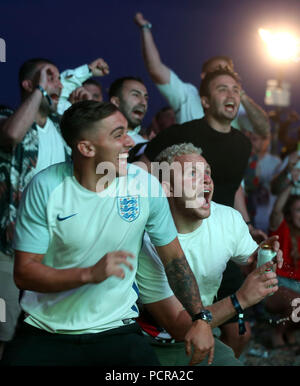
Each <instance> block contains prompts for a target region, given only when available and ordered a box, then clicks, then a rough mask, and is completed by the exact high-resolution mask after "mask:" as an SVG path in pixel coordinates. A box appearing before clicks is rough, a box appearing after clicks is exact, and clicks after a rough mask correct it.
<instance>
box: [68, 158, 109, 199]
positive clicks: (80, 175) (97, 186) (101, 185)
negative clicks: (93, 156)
mask: <svg viewBox="0 0 300 386" xmlns="http://www.w3.org/2000/svg"><path fill="white" fill-rule="evenodd" d="M96 169H97V165H96V164H95V162H94V160H86V159H84V160H82V159H81V160H80V162H76V160H74V176H75V178H76V180H77V181H78V182H79V184H80V185H82V186H83V187H84V188H85V189H87V190H90V191H92V192H97V193H101V192H102V191H103V190H105V189H107V188H108V187H109V185H110V184H111V183H112V182H113V180H114V178H113V179H112V180H111V181H108V177H107V175H104V174H103V175H102V174H97V173H96Z"/></svg>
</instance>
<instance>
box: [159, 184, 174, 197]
mask: <svg viewBox="0 0 300 386" xmlns="http://www.w3.org/2000/svg"><path fill="white" fill-rule="evenodd" d="M161 186H162V188H163V190H164V192H165V194H166V196H167V197H173V187H172V185H171V183H170V182H168V181H162V183H161Z"/></svg>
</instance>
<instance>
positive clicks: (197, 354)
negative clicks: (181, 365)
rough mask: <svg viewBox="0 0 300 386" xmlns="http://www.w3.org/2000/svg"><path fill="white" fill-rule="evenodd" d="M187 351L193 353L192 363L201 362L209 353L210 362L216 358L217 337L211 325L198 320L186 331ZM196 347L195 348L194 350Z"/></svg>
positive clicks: (187, 353)
mask: <svg viewBox="0 0 300 386" xmlns="http://www.w3.org/2000/svg"><path fill="white" fill-rule="evenodd" d="M184 340H185V351H186V355H188V356H190V355H191V354H192V353H193V356H192V359H191V361H190V363H189V364H190V365H195V364H197V363H200V362H201V361H202V360H203V359H204V358H205V357H206V356H207V355H208V364H209V365H210V364H211V363H212V361H213V359H214V349H215V339H214V337H213V334H212V330H211V327H210V325H209V324H208V323H207V322H205V321H204V320H196V321H195V322H193V324H192V326H191V328H190V329H189V330H188V332H187V333H186V336H185V338H184ZM192 348H194V350H192Z"/></svg>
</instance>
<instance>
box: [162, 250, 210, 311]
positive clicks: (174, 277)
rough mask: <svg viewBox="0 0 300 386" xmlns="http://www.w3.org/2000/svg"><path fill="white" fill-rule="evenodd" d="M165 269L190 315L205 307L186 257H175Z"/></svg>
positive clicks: (176, 294) (173, 287)
mask: <svg viewBox="0 0 300 386" xmlns="http://www.w3.org/2000/svg"><path fill="white" fill-rule="evenodd" d="M165 271H166V274H167V277H168V281H169V284H170V287H171V288H172V291H173V292H174V294H175V296H176V297H177V299H178V300H179V301H180V302H181V304H182V305H183V306H184V308H185V309H186V311H187V312H188V313H189V314H190V315H195V314H197V313H198V312H200V310H201V309H202V308H203V305H202V302H201V298H200V293H199V288H198V284H197V282H196V279H195V276H194V274H193V272H192V270H191V268H190V266H189V264H188V262H187V260H186V258H185V256H182V257H180V258H175V259H173V260H172V261H171V262H169V263H167V264H166V266H165Z"/></svg>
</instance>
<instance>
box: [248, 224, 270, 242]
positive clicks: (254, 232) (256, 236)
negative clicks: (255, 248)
mask: <svg viewBox="0 0 300 386" xmlns="http://www.w3.org/2000/svg"><path fill="white" fill-rule="evenodd" d="M249 232H250V235H251V236H252V238H253V240H255V241H256V242H257V243H260V242H261V241H263V240H266V239H267V238H268V236H267V235H266V233H265V232H264V231H262V230H260V229H256V228H254V226H253V225H249Z"/></svg>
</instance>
